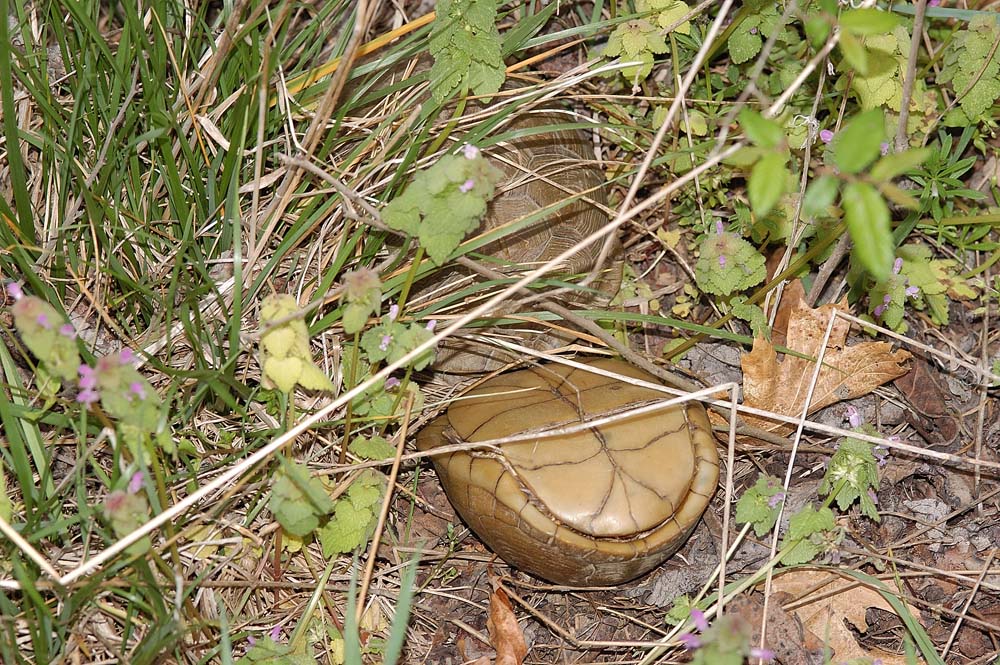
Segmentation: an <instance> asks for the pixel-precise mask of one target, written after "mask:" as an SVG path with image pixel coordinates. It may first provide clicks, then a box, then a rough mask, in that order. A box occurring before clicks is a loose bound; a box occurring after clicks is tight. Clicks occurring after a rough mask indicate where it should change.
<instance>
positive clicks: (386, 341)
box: [378, 335, 392, 351]
mask: <svg viewBox="0 0 1000 665" xmlns="http://www.w3.org/2000/svg"><path fill="white" fill-rule="evenodd" d="M390 344H392V335H382V341H381V342H379V345H378V348H380V349H382V350H383V351H388V350H389V345H390Z"/></svg>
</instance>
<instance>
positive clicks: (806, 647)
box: [726, 593, 823, 665]
mask: <svg viewBox="0 0 1000 665" xmlns="http://www.w3.org/2000/svg"><path fill="white" fill-rule="evenodd" d="M785 595H786V594H783V593H775V594H773V595H772V597H771V602H770V603H768V605H767V638H766V639H765V640H764V648H765V649H770V650H771V651H773V652H774V655H775V658H776V659H777V661H778V662H780V663H781V665H813V664H814V663H822V662H823V642H822V641H820V639H819V638H818V637H816V636H815V635H813V634H812V633H811V632H810V631H808V630H806V628H805V627H804V626H803V625H802V622H801V621H800V620H799V618H798V617H797V616H795V615H793V614H789V613H786V612H785V611H784V610H783V609H782V608H781V602H780V601H781V600H782V598H783V597H784V596H785ZM762 599H763V595H762V594H757V593H755V594H753V595H747V594H745V593H744V594H740V595H739V596H737V597H736V598H733V599H732V600H731V601H730V602H729V604H727V605H726V612H727V613H730V614H739V615H740V616H741V617H743V619H744V620H746V622H747V623H748V624H749V625H750V626H751V628H752V631H753V632H752V634H751V640H750V645H751V646H757V645H758V644H760V643H761V642H760V626H761V618H762V617H763V616H764V603H763V600H762Z"/></svg>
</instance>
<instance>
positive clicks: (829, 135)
mask: <svg viewBox="0 0 1000 665" xmlns="http://www.w3.org/2000/svg"><path fill="white" fill-rule="evenodd" d="M819 140H820V141H822V142H823V143H829V142H830V141H832V140H833V132H832V131H831V130H829V129H821V130H819Z"/></svg>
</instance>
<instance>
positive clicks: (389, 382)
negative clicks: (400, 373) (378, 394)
mask: <svg viewBox="0 0 1000 665" xmlns="http://www.w3.org/2000/svg"><path fill="white" fill-rule="evenodd" d="M398 385H399V379H397V378H396V377H394V376H390V377H389V378H388V379H386V380H385V389H386V390H392V389H393V388H395V387H396V386H398Z"/></svg>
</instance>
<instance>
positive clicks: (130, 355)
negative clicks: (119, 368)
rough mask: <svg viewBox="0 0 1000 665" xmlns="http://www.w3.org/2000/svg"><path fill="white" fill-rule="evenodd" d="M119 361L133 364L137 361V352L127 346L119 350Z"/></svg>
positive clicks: (124, 363)
mask: <svg viewBox="0 0 1000 665" xmlns="http://www.w3.org/2000/svg"><path fill="white" fill-rule="evenodd" d="M118 362H120V363H121V364H122V365H131V364H132V363H133V362H135V353H134V352H133V351H132V349H130V348H128V347H127V346H126V347H125V348H124V349H122V350H121V351H119V352H118Z"/></svg>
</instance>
